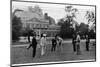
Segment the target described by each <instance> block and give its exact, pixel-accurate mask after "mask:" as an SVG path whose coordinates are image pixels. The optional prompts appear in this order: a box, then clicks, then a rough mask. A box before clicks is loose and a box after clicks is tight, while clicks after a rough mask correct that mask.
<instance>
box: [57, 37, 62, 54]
mask: <svg viewBox="0 0 100 67" xmlns="http://www.w3.org/2000/svg"><path fill="white" fill-rule="evenodd" d="M57 38H58V46H59V49H60V51H61V52H62V51H63V48H62V41H63V39H62V38H61V37H59V36H57Z"/></svg>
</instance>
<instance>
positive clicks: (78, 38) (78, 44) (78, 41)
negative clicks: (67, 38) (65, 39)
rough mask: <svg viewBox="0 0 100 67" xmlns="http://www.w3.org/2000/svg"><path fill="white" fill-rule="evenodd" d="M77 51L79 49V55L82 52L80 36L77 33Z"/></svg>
mask: <svg viewBox="0 0 100 67" xmlns="http://www.w3.org/2000/svg"><path fill="white" fill-rule="evenodd" d="M76 51H77V55H79V54H81V53H80V36H79V35H77V38H76Z"/></svg>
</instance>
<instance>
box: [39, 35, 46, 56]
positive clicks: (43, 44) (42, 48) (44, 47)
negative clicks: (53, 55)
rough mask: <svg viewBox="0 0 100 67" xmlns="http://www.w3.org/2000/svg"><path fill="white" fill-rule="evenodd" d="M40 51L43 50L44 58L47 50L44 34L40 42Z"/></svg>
mask: <svg viewBox="0 0 100 67" xmlns="http://www.w3.org/2000/svg"><path fill="white" fill-rule="evenodd" d="M40 49H41V55H42V56H43V55H44V54H45V49H46V35H45V34H43V36H42V37H41V40H40Z"/></svg>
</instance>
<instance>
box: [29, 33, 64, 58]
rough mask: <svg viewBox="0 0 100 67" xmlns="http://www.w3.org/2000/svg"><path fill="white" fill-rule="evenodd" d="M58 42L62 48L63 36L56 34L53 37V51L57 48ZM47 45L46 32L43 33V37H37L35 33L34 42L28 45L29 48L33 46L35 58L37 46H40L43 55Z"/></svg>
mask: <svg viewBox="0 0 100 67" xmlns="http://www.w3.org/2000/svg"><path fill="white" fill-rule="evenodd" d="M57 44H58V45H59V48H60V50H62V38H61V37H59V36H55V38H53V39H52V47H51V51H55V50H56V46H57ZM46 46H47V38H46V34H41V37H39V36H37V37H36V35H33V38H32V42H31V44H30V45H29V46H28V47H27V49H29V48H30V47H32V48H33V51H32V52H33V53H32V57H33V58H34V57H35V55H36V48H37V47H38V48H40V54H41V56H43V55H44V54H45V52H46Z"/></svg>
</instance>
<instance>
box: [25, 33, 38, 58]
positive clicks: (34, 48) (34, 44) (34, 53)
mask: <svg viewBox="0 0 100 67" xmlns="http://www.w3.org/2000/svg"><path fill="white" fill-rule="evenodd" d="M30 47H32V48H33V54H32V57H33V58H34V57H35V55H36V47H37V41H36V36H35V35H33V39H32V43H31V44H30V45H29V47H28V48H27V49H29V48H30Z"/></svg>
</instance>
